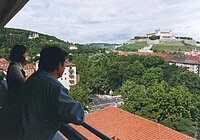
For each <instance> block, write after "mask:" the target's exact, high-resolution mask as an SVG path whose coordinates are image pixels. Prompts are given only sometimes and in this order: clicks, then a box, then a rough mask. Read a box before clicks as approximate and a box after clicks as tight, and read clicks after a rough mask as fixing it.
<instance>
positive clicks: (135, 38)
mask: <svg viewBox="0 0 200 140" xmlns="http://www.w3.org/2000/svg"><path fill="white" fill-rule="evenodd" d="M147 38H148V37H146V36H135V37H134V39H131V40H138V39H147Z"/></svg>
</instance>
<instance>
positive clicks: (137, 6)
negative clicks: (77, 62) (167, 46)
mask: <svg viewBox="0 0 200 140" xmlns="http://www.w3.org/2000/svg"><path fill="white" fill-rule="evenodd" d="M6 27H12V28H20V29H28V30H32V31H37V32H39V33H44V34H48V35H53V36H55V37H57V38H59V39H62V40H65V41H70V42H73V43H91V42H107V43H123V42H125V41H127V40H129V39H131V38H133V37H134V36H137V35H145V34H147V33H152V32H154V31H155V30H156V29H161V30H162V31H169V30H172V31H173V34H174V35H176V36H189V37H193V38H194V39H196V40H197V41H200V0H29V2H28V3H27V4H26V5H25V7H24V8H23V9H22V10H21V11H20V12H19V13H18V14H17V15H16V16H15V17H14V18H13V19H12V20H11V21H10V22H9V23H8V24H7V25H6Z"/></svg>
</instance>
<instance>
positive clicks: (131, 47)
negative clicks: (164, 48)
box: [117, 41, 147, 51]
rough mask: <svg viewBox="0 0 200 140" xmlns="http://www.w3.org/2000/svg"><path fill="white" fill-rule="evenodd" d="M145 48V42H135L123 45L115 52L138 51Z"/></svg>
mask: <svg viewBox="0 0 200 140" xmlns="http://www.w3.org/2000/svg"><path fill="white" fill-rule="evenodd" d="M146 46H147V42H146V41H144V42H136V43H134V44H130V45H128V44H124V45H123V46H121V47H119V48H117V50H121V51H138V50H139V49H141V48H144V47H146Z"/></svg>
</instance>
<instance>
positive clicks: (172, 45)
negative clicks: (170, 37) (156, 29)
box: [152, 42, 199, 52]
mask: <svg viewBox="0 0 200 140" xmlns="http://www.w3.org/2000/svg"><path fill="white" fill-rule="evenodd" d="M194 48H199V47H197V46H193V45H189V44H184V43H183V42H163V43H160V44H158V45H153V47H152V50H153V51H155V52H156V51H157V52H163V51H164V52H168V51H191V50H192V49H194Z"/></svg>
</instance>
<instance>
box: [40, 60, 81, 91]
mask: <svg viewBox="0 0 200 140" xmlns="http://www.w3.org/2000/svg"><path fill="white" fill-rule="evenodd" d="M38 64H39V61H37V62H36V70H37V69H38ZM58 81H59V82H61V83H62V84H63V86H65V87H66V88H67V89H68V90H69V89H70V87H71V86H73V85H75V84H77V83H78V81H79V76H78V74H76V64H72V63H71V62H69V61H67V62H66V66H65V70H64V72H63V75H62V77H60V78H58Z"/></svg>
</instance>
